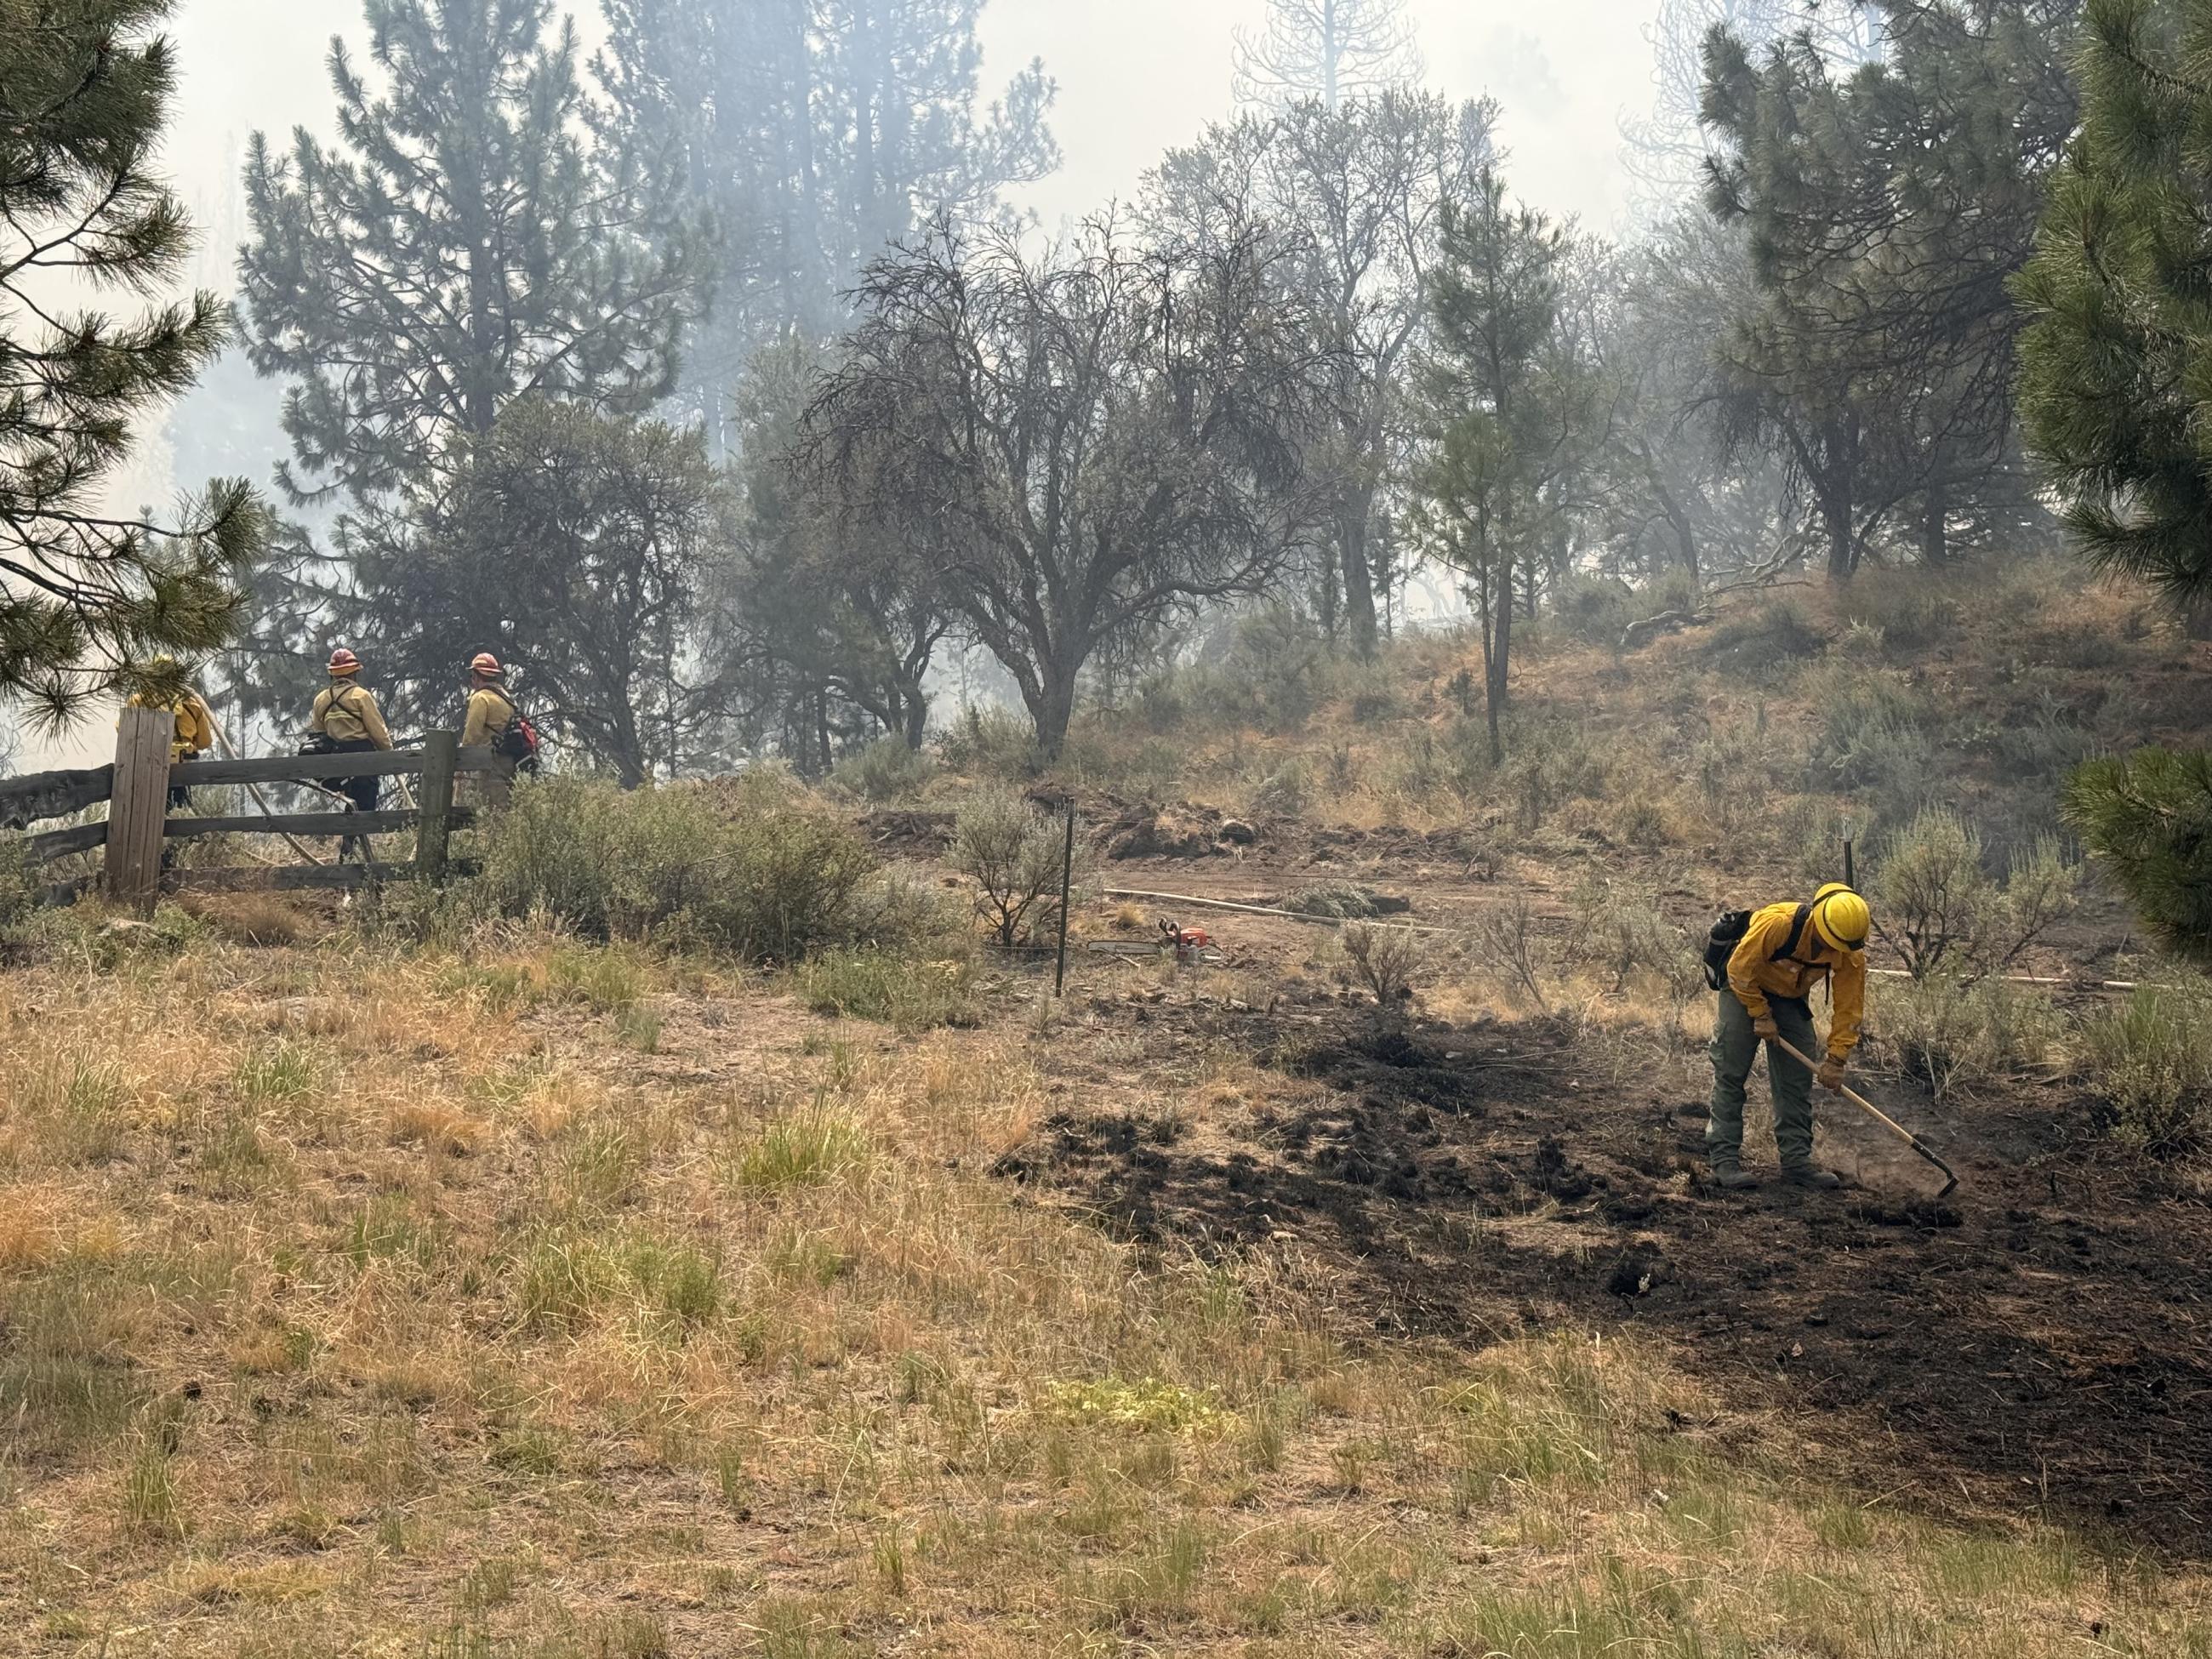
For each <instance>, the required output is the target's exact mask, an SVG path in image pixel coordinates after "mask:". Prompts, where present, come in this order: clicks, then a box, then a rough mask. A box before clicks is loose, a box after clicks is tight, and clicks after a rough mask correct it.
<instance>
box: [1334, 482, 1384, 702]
mask: <svg viewBox="0 0 2212 1659" xmlns="http://www.w3.org/2000/svg"><path fill="white" fill-rule="evenodd" d="M1368 506H1369V497H1368V495H1367V494H1366V492H1365V491H1364V490H1363V491H1362V492H1360V494H1359V495H1358V497H1357V498H1356V499H1355V500H1354V501H1352V502H1351V503H1350V504H1348V505H1347V506H1346V509H1345V512H1344V513H1343V515H1342V516H1341V517H1340V519H1339V520H1337V526H1336V554H1337V557H1336V562H1337V569H1338V572H1339V574H1340V576H1341V578H1342V580H1343V582H1344V620H1345V624H1346V631H1347V632H1348V633H1349V634H1350V635H1352V655H1354V656H1356V657H1358V659H1360V660H1361V661H1362V662H1370V661H1372V660H1373V659H1374V656H1375V641H1376V633H1375V574H1374V572H1373V571H1372V570H1371V569H1370V568H1369V566H1368V563H1367V511H1368Z"/></svg>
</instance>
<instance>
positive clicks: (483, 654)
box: [469, 651, 507, 679]
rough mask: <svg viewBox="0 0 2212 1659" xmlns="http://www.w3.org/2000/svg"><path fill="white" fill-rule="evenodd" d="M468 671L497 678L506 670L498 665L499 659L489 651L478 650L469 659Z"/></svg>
mask: <svg viewBox="0 0 2212 1659" xmlns="http://www.w3.org/2000/svg"><path fill="white" fill-rule="evenodd" d="M469 672H470V673H471V674H483V675H487V676H489V678H493V679H497V678H499V677H500V676H501V675H502V674H504V673H505V672H507V671H506V670H505V669H504V668H501V666H500V665H499V659H498V658H497V657H495V656H493V655H492V653H490V652H489V651H479V652H477V653H476V655H475V656H473V657H471V658H470V659H469Z"/></svg>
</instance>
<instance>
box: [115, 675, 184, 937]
mask: <svg viewBox="0 0 2212 1659" xmlns="http://www.w3.org/2000/svg"><path fill="white" fill-rule="evenodd" d="M176 735H177V717H176V716H175V715H174V714H171V713H170V712H169V711H168V710H167V709H166V708H125V710H124V711H123V718H122V720H120V721H118V723H117V725H116V728H115V793H114V794H113V795H112V797H111V798H110V799H109V802H108V807H107V852H106V866H105V868H104V871H103V873H104V874H105V876H106V882H107V896H109V897H110V898H112V899H113V900H115V901H116V902H118V903H123V904H130V905H133V906H136V907H137V909H138V911H139V912H140V914H141V915H150V914H151V913H152V911H153V908H154V900H155V897H156V896H158V895H159V894H160V892H161V824H162V821H163V820H164V819H166V818H167V817H168V815H169V746H170V744H171V743H172V742H173V740H174V739H175V738H176Z"/></svg>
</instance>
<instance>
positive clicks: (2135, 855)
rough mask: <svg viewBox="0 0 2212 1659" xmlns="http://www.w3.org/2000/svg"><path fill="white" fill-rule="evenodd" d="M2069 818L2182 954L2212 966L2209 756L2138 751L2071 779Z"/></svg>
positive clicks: (2168, 944) (2138, 909)
mask: <svg viewBox="0 0 2212 1659" xmlns="http://www.w3.org/2000/svg"><path fill="white" fill-rule="evenodd" d="M2064 804H2065V813H2066V821H2067V823H2068V824H2069V827H2071V828H2072V829H2074V831H2075V833H2076V834H2077V835H2079V836H2081V839H2082V841H2083V842H2084V843H2086V844H2087V846H2088V847H2089V848H2090V849H2091V851H2093V853H2094V854H2096V855H2097V857H2098V858H2099V859H2100V860H2102V861H2103V862H2104V864H2105V866H2106V867H2107V868H2108V869H2110V870H2111V871H2112V874H2113V875H2114V876H2115V877H2117V878H2118V880H2119V884H2120V886H2121V887H2122V889H2123V890H2124V891H2125V892H2126V893H2127V895H2128V896H2129V898H2130V899H2131V900H2132V901H2133V902H2134V903H2135V907H2136V912H2137V913H2138V914H2139V915H2142V918H2143V920H2144V921H2146V922H2148V924H2149V925H2150V927H2151V928H2152V930H2153V931H2154V933H2157V935H2158V937H2159V940H2160V943H2161V944H2163V945H2166V948H2167V949H2169V950H2171V951H2174V952H2175V953H2176V954H2177V955H2179V956H2185V957H2193V958H2194V959H2195V960H2197V961H2198V962H2201V963H2207V964H2212V754H2207V753H2205V752H2204V751H2203V750H2195V751H2192V752H2183V753H2175V752H2174V751H2172V750H2166V749H2138V750H2136V751H2135V753H2133V754H2132V755H2126V756H2115V757H2107V758H2106V759H2102V760H2093V761H2090V762H2088V763H2087V764H2085V765H2083V766H2081V767H2079V768H2077V769H2075V773H2074V775H2072V776H2071V777H2070V778H2069V779H2068V780H2067V781H2066V794H2065V803H2064Z"/></svg>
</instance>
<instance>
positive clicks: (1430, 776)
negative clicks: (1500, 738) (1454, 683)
mask: <svg viewBox="0 0 2212 1659" xmlns="http://www.w3.org/2000/svg"><path fill="white" fill-rule="evenodd" d="M1383 766H1384V772H1383V776H1384V779H1385V787H1387V788H1388V789H1389V791H1390V792H1391V793H1394V794H1397V795H1400V796H1401V797H1403V798H1404V799H1407V800H1409V801H1413V802H1416V803H1427V802H1431V801H1436V800H1437V799H1449V801H1450V802H1451V803H1452V804H1453V805H1455V806H1464V805H1467V804H1468V802H1470V801H1473V800H1475V799H1479V798H1480V797H1481V796H1483V795H1484V794H1486V793H1487V792H1488V790H1489V788H1490V787H1491V785H1492V782H1493V781H1494V779H1495V775H1496V769H1495V768H1494V767H1492V765H1491V763H1490V734H1489V731H1488V728H1487V727H1486V726H1484V725H1483V723H1482V721H1481V720H1480V718H1469V717H1468V716H1464V715H1462V716H1460V717H1458V718H1455V719H1453V720H1448V721H1446V722H1445V723H1444V725H1443V726H1440V727H1439V726H1417V727H1416V728H1415V729H1414V730H1413V732H1411V733H1409V734H1408V735H1407V737H1406V738H1405V739H1404V740H1403V741H1402V742H1401V743H1400V744H1398V745H1397V748H1396V750H1395V752H1394V753H1393V754H1392V755H1391V756H1390V757H1389V759H1387V760H1386V761H1385V762H1384V763H1383Z"/></svg>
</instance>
